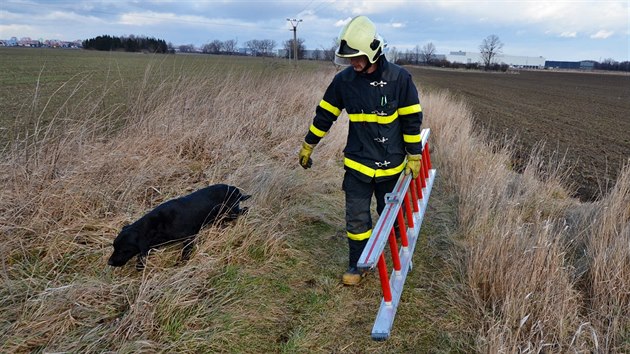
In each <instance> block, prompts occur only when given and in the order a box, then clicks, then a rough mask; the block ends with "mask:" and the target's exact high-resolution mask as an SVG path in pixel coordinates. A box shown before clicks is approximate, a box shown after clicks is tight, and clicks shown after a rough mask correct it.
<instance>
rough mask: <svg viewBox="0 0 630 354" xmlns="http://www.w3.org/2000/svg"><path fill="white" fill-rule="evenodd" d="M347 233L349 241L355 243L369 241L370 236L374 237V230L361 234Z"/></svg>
mask: <svg viewBox="0 0 630 354" xmlns="http://www.w3.org/2000/svg"><path fill="white" fill-rule="evenodd" d="M347 233H348V238H349V239H351V240H355V241H363V240H367V239H368V238H370V236H372V229H369V230H367V231H366V232H363V233H360V234H353V233H352V232H347Z"/></svg>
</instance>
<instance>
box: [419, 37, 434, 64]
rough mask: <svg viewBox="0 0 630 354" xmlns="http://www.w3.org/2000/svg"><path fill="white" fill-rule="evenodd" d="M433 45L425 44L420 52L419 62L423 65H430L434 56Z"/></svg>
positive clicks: (430, 43)
mask: <svg viewBox="0 0 630 354" xmlns="http://www.w3.org/2000/svg"><path fill="white" fill-rule="evenodd" d="M435 50H436V49H435V45H433V43H432V42H429V43H427V44H425V45H424V46H423V47H422V49H421V50H420V60H422V62H423V63H427V64H430V63H431V61H432V60H433V59H434V56H435Z"/></svg>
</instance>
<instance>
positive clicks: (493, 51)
mask: <svg viewBox="0 0 630 354" xmlns="http://www.w3.org/2000/svg"><path fill="white" fill-rule="evenodd" d="M501 48H503V42H501V40H500V39H499V37H498V36H497V35H495V34H491V35H489V36H488V37H486V38H485V39H484V40H483V42H481V45H480V46H479V51H480V52H481V60H483V63H484V65H485V70H488V69H489V68H490V64H492V62H493V61H494V60H495V59H496V56H497V55H498V54H500V53H501Z"/></svg>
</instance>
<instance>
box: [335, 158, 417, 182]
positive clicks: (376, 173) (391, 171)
mask: <svg viewBox="0 0 630 354" xmlns="http://www.w3.org/2000/svg"><path fill="white" fill-rule="evenodd" d="M343 163H344V165H346V166H348V167H349V168H351V169H353V170H355V171H359V172H361V173H363V174H364V175H366V176H370V177H385V176H393V175H396V174H398V173H400V172H401V171H402V170H403V169H404V168H405V163H404V162H403V163H401V164H400V165H398V166H396V167H394V168H388V169H386V170H383V169H380V168H378V169H373V168H370V167H367V166H365V165H363V164H360V163H358V162H356V161H353V160H350V159H349V158H347V157H346V158H344V159H343Z"/></svg>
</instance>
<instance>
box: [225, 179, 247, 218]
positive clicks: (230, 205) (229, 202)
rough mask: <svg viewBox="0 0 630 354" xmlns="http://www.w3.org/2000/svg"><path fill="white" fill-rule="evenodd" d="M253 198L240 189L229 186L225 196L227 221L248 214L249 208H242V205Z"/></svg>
mask: <svg viewBox="0 0 630 354" xmlns="http://www.w3.org/2000/svg"><path fill="white" fill-rule="evenodd" d="M249 198H251V195H246V194H243V193H242V192H241V190H240V189H238V188H237V187H234V186H227V189H226V195H225V202H224V205H225V208H226V209H225V213H224V216H225V219H226V220H235V219H236V218H238V217H239V216H240V215H243V214H245V213H247V210H248V208H247V207H245V208H241V205H240V203H241V202H242V201H245V200H247V199H249Z"/></svg>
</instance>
